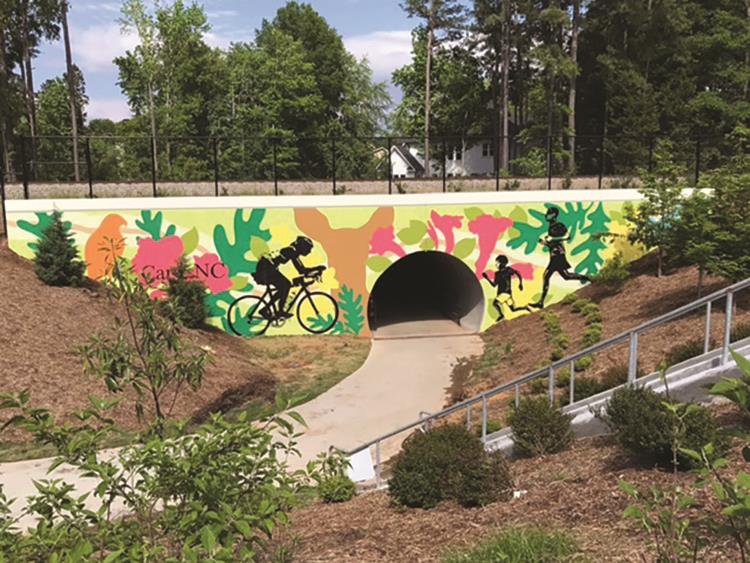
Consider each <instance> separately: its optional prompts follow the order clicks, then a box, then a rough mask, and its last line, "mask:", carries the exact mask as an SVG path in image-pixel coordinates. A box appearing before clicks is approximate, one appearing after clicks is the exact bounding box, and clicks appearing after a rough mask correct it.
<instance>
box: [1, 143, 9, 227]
mask: <svg viewBox="0 0 750 563" xmlns="http://www.w3.org/2000/svg"><path fill="white" fill-rule="evenodd" d="M0 154H4V153H2V151H0ZM2 161H3V162H0V205H2V207H3V236H4V237H5V238H6V239H7V238H8V211H7V210H6V209H5V159H4V158H3V159H2Z"/></svg>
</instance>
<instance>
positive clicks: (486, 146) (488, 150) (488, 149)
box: [482, 143, 495, 156]
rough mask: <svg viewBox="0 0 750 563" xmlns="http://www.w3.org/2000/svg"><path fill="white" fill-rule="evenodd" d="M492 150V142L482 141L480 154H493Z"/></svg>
mask: <svg viewBox="0 0 750 563" xmlns="http://www.w3.org/2000/svg"><path fill="white" fill-rule="evenodd" d="M494 152H495V151H494V150H493V147H492V143H482V156H493V154H494Z"/></svg>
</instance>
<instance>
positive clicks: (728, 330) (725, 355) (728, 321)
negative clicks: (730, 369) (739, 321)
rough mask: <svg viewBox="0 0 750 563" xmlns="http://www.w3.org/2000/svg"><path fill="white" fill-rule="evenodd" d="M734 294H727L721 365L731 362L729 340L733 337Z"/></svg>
mask: <svg viewBox="0 0 750 563" xmlns="http://www.w3.org/2000/svg"><path fill="white" fill-rule="evenodd" d="M733 304H734V293H731V292H730V293H727V304H726V312H725V313H724V341H723V343H722V345H721V365H726V363H727V362H728V361H729V339H730V338H731V337H732V309H733Z"/></svg>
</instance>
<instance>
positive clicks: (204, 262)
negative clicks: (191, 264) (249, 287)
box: [194, 252, 232, 295]
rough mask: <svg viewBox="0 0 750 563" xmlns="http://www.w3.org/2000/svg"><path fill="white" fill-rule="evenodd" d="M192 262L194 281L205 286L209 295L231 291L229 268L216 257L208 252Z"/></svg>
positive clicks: (196, 257)
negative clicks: (193, 265)
mask: <svg viewBox="0 0 750 563" xmlns="http://www.w3.org/2000/svg"><path fill="white" fill-rule="evenodd" d="M194 260H195V270H194V273H195V274H194V275H195V279H197V280H198V281H200V282H201V283H202V284H203V285H205V286H206V287H207V288H208V290H209V291H210V292H211V293H213V294H214V295H216V294H217V293H222V292H223V291H227V290H229V289H231V287H232V280H230V279H229V268H227V266H226V265H225V264H224V263H223V262H222V261H221V259H220V258H219V256H218V255H216V254H213V253H211V252H208V253H206V254H204V255H203V256H195V257H194Z"/></svg>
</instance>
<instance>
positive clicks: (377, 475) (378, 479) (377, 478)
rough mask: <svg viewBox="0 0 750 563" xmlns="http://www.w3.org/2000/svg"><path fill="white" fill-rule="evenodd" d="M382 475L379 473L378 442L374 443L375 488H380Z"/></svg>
mask: <svg viewBox="0 0 750 563" xmlns="http://www.w3.org/2000/svg"><path fill="white" fill-rule="evenodd" d="M381 482H382V475H381V472H380V440H378V441H377V442H376V443H375V488H376V489H379V488H380V483H381Z"/></svg>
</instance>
